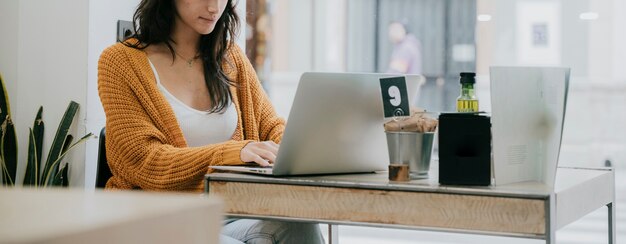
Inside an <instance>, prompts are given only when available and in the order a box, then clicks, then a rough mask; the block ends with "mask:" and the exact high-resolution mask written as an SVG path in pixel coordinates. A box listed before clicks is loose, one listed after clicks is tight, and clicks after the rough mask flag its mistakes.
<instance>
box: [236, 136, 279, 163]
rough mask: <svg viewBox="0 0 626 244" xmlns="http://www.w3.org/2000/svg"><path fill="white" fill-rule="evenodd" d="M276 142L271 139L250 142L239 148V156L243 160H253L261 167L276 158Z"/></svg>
mask: <svg viewBox="0 0 626 244" xmlns="http://www.w3.org/2000/svg"><path fill="white" fill-rule="evenodd" d="M277 154H278V144H276V143H275V142H273V141H262V142H250V143H248V144H246V146H245V147H243V148H242V149H241V154H240V156H239V157H240V158H241V161H243V162H255V163H257V164H258V165H261V166H263V167H265V166H269V165H270V164H273V163H274V160H276V155H277Z"/></svg>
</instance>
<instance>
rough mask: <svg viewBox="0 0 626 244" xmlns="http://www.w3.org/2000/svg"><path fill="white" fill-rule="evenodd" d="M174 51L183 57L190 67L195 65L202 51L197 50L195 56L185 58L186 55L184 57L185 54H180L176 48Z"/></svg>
mask: <svg viewBox="0 0 626 244" xmlns="http://www.w3.org/2000/svg"><path fill="white" fill-rule="evenodd" d="M174 53H175V54H176V55H177V56H178V57H180V58H182V59H183V60H184V61H185V63H187V67H189V68H191V67H193V63H195V62H196V59H198V58H199V57H200V52H197V53H196V55H195V56H193V58H185V57H183V55H180V53H178V52H176V50H174Z"/></svg>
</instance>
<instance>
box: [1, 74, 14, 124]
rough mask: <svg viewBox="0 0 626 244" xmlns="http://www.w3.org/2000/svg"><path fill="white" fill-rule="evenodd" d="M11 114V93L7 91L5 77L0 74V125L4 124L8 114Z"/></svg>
mask: <svg viewBox="0 0 626 244" xmlns="http://www.w3.org/2000/svg"><path fill="white" fill-rule="evenodd" d="M10 115H11V106H9V94H8V93H7V90H6V86H5V85H4V79H2V74H0V125H2V124H4V121H5V120H6V119H7V116H10Z"/></svg>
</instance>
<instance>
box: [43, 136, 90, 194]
mask: <svg viewBox="0 0 626 244" xmlns="http://www.w3.org/2000/svg"><path fill="white" fill-rule="evenodd" d="M92 136H93V133H89V134H87V135H85V136H83V137H82V138H80V140H78V141H77V142H75V143H74V144H72V145H71V146H70V147H69V148H68V149H67V150H66V151H65V153H63V154H61V155H60V156H59V158H58V159H57V160H56V161H54V162H52V166H55V165H57V164H59V162H61V159H63V157H65V155H66V154H67V153H69V152H70V151H71V150H72V149H73V148H74V147H76V146H77V145H78V144H80V143H82V142H85V141H87V140H88V139H90V138H91V137H92ZM52 173H53V172H52V170H48V172H47V173H46V174H45V175H42V177H44V178H43V181H42V184H44V185H50V183H51V181H52V178H53V177H54V176H55V175H56V173H58V172H54V173H55V174H54V175H53V174H52Z"/></svg>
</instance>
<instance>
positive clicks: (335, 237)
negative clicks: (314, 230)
mask: <svg viewBox="0 0 626 244" xmlns="http://www.w3.org/2000/svg"><path fill="white" fill-rule="evenodd" d="M337 243H339V226H338V225H333V224H328V244H337Z"/></svg>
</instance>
